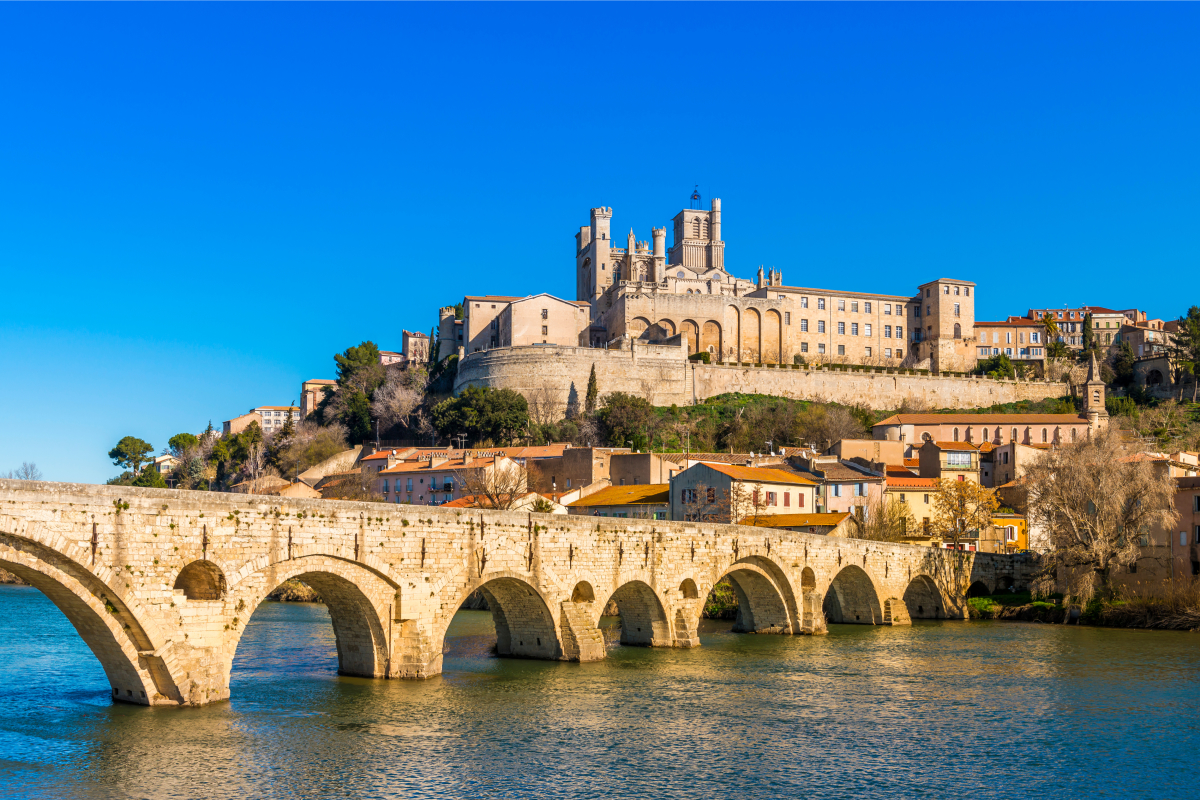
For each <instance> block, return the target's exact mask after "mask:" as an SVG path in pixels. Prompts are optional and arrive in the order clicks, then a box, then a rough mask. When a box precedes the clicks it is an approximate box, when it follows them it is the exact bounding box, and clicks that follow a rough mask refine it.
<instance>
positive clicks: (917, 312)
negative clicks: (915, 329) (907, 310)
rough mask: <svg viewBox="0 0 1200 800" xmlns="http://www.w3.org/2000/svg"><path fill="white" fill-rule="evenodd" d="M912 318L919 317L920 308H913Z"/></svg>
mask: <svg viewBox="0 0 1200 800" xmlns="http://www.w3.org/2000/svg"><path fill="white" fill-rule="evenodd" d="M913 316H914V317H919V316H921V307H920V306H913Z"/></svg>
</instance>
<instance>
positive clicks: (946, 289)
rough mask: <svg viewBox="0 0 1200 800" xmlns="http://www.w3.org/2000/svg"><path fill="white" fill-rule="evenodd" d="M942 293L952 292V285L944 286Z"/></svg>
mask: <svg viewBox="0 0 1200 800" xmlns="http://www.w3.org/2000/svg"><path fill="white" fill-rule="evenodd" d="M942 294H950V287H949V286H943V287H942Z"/></svg>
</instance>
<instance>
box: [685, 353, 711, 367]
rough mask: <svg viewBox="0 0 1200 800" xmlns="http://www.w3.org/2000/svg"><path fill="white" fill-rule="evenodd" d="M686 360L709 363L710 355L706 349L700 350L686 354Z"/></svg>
mask: <svg viewBox="0 0 1200 800" xmlns="http://www.w3.org/2000/svg"><path fill="white" fill-rule="evenodd" d="M688 361H703V362H704V363H705V364H711V363H712V355H711V354H710V353H709V352H708V351H707V350H701V351H700V352H699V353H692V354H691V355H690V356H688Z"/></svg>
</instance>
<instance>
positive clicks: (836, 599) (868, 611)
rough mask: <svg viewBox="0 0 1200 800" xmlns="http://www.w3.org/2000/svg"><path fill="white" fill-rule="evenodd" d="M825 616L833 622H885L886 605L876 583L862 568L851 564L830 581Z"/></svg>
mask: <svg viewBox="0 0 1200 800" xmlns="http://www.w3.org/2000/svg"><path fill="white" fill-rule="evenodd" d="M823 610H824V612H825V617H826V619H828V620H829V621H830V622H834V623H849V624H851V625H854V624H859V625H882V624H883V623H884V615H883V607H882V606H881V605H880V603H879V594H878V593H877V592H876V591H875V583H874V582H873V581H872V580H871V576H869V575H867V573H866V572H865V571H863V569H862V567H859V566H856V565H854V564H848V565H847V566H845V567H843V568H842V570H841V571H840V572H838V574H837V575H836V576H835V577H834V579H833V581H832V583H830V584H829V591H828V592H826V593H825V603H824V607H823Z"/></svg>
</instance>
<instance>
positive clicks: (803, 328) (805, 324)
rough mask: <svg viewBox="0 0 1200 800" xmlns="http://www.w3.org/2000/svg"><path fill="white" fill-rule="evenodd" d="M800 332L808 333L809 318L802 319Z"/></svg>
mask: <svg viewBox="0 0 1200 800" xmlns="http://www.w3.org/2000/svg"><path fill="white" fill-rule="evenodd" d="M800 332H801V333H808V320H806V319H802V320H800Z"/></svg>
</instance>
